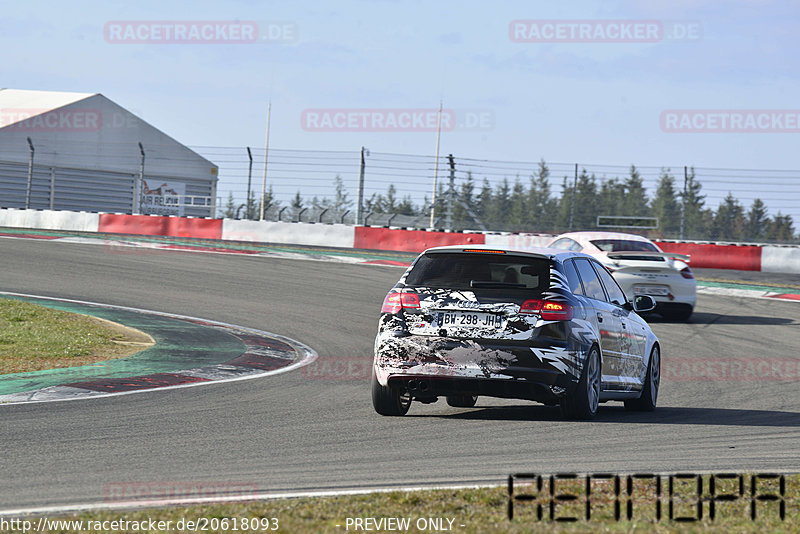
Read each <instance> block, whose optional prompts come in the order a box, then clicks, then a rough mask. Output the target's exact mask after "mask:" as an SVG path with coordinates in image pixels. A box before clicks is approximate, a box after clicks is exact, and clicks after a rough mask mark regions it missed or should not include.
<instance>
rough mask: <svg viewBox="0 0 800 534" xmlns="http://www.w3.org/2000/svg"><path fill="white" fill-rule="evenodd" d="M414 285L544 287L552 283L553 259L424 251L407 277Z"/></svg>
mask: <svg viewBox="0 0 800 534" xmlns="http://www.w3.org/2000/svg"><path fill="white" fill-rule="evenodd" d="M406 284H407V285H409V286H414V287H431V288H445V289H470V290H475V289H501V290H507V291H525V292H529V291H531V290H535V291H538V292H541V291H544V290H545V289H547V288H548V287H549V286H550V260H548V259H546V258H535V257H529V256H514V255H511V254H508V255H506V254H502V255H501V254H481V253H476V254H472V253H459V252H455V253H450V252H439V253H430V254H425V255H424V256H422V257H420V258H419V259H418V260H417V262H416V263H415V264H414V268H413V269H411V272H410V273H409V274H408V276H407V277H406Z"/></svg>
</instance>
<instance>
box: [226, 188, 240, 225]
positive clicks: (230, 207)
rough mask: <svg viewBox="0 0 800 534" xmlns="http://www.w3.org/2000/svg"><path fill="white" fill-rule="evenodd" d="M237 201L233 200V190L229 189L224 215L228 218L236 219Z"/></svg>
mask: <svg viewBox="0 0 800 534" xmlns="http://www.w3.org/2000/svg"><path fill="white" fill-rule="evenodd" d="M237 211H239V210H238V209H237V208H236V202H235V201H234V200H233V191H228V202H227V203H226V204H225V211H224V212H223V217H225V218H226V219H235V218H236V216H237V213H236V212H237Z"/></svg>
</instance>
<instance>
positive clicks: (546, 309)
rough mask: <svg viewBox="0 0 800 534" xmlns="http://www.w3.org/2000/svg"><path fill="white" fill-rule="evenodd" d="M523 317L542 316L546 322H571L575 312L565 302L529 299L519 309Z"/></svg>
mask: <svg viewBox="0 0 800 534" xmlns="http://www.w3.org/2000/svg"><path fill="white" fill-rule="evenodd" d="M519 313H520V314H522V315H532V314H540V315H541V317H542V319H544V320H545V321H569V320H570V319H572V316H573V315H574V312H573V310H572V306H571V305H569V304H567V303H565V302H556V301H553V300H540V299H529V300H526V301H525V302H523V303H522V305H521V306H520V307H519Z"/></svg>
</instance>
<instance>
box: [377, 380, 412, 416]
mask: <svg viewBox="0 0 800 534" xmlns="http://www.w3.org/2000/svg"><path fill="white" fill-rule="evenodd" d="M410 406H411V395H410V394H409V393H408V392H407V391H404V390H401V389H399V388H397V387H392V386H382V385H381V383H380V382H378V378H377V377H376V376H375V370H374V369H373V370H372V407H373V408H375V411H376V412H378V413H379V414H381V415H405V414H407V413H408V408H409V407H410Z"/></svg>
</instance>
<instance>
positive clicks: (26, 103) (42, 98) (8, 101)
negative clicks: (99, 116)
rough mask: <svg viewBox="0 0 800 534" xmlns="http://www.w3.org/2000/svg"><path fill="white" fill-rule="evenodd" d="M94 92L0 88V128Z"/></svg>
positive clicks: (91, 94)
mask: <svg viewBox="0 0 800 534" xmlns="http://www.w3.org/2000/svg"><path fill="white" fill-rule="evenodd" d="M96 94H97V93H68V92H61V91H30V90H25V89H0V128H4V127H6V126H9V125H11V124H14V123H16V122H20V121H22V120H25V119H26V118H29V117H32V116H35V115H41V114H42V113H47V112H48V111H52V110H54V109H58V108H62V107H64V106H68V105H70V104H74V103H75V102H78V101H80V100H84V99H86V98H89V97H92V96H94V95H96Z"/></svg>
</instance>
